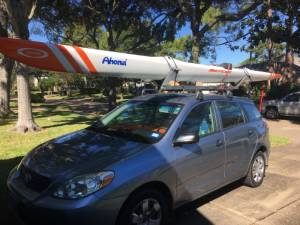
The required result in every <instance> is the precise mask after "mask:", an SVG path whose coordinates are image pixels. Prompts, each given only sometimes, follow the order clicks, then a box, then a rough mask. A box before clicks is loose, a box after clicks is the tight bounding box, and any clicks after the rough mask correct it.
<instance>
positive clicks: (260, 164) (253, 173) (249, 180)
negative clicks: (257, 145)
mask: <svg viewBox="0 0 300 225" xmlns="http://www.w3.org/2000/svg"><path fill="white" fill-rule="evenodd" d="M265 171H266V159H265V155H264V153H263V152H261V151H259V152H257V153H256V154H255V156H254V157H253V159H252V162H251V164H250V167H249V171H248V174H247V176H246V178H245V180H244V184H245V185H247V186H249V187H253V188H256V187H258V186H260V185H261V184H262V183H263V180H264V177H265Z"/></svg>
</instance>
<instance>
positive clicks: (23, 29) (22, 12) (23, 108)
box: [5, 0, 40, 132]
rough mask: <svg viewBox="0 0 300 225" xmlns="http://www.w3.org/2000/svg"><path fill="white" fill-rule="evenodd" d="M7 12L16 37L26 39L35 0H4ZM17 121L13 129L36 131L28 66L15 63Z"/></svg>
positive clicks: (37, 127) (37, 128)
mask: <svg viewBox="0 0 300 225" xmlns="http://www.w3.org/2000/svg"><path fill="white" fill-rule="evenodd" d="M5 3H6V9H7V13H8V16H9V19H10V22H11V24H12V29H13V32H14V35H15V37H16V38H22V39H28V38H29V30H28V24H29V21H30V20H31V18H32V16H33V14H34V10H35V7H36V0H5ZM16 70H17V90H18V121H17V124H16V127H15V130H17V131H19V132H27V131H37V130H39V129H40V128H39V126H38V125H37V124H36V123H35V122H34V119H33V115H32V107H31V98H30V86H29V75H28V68H27V67H26V66H25V65H23V64H20V63H17V68H16Z"/></svg>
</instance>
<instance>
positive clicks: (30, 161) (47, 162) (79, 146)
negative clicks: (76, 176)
mask: <svg viewBox="0 0 300 225" xmlns="http://www.w3.org/2000/svg"><path fill="white" fill-rule="evenodd" d="M147 146H149V144H146V143H142V142H133V141H128V140H125V139H122V138H117V137H112V136H108V135H106V134H102V133H97V132H95V131H92V130H87V129H86V130H81V131H77V132H74V133H71V134H67V135H64V136H62V137H59V138H56V139H54V140H52V141H49V142H47V143H45V144H42V145H40V146H38V147H37V148H36V149H34V150H33V151H31V152H30V153H29V154H28V155H27V156H26V157H25V158H24V160H23V164H24V166H25V167H27V168H29V169H30V170H32V171H34V172H36V173H38V174H41V175H44V176H47V177H55V176H57V175H61V174H63V173H64V172H67V171H68V170H72V172H74V171H78V170H87V171H88V170H89V169H92V170H94V171H93V172H96V171H95V170H101V169H104V168H105V167H107V166H109V165H111V164H113V163H115V162H117V161H120V160H122V159H124V158H127V157H129V156H130V155H132V154H135V153H137V152H140V151H142V150H144V149H145V148H146V147H147Z"/></svg>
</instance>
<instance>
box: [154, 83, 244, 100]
mask: <svg viewBox="0 0 300 225" xmlns="http://www.w3.org/2000/svg"><path fill="white" fill-rule="evenodd" d="M236 89H238V87H234V86H230V85H229V84H220V85H210V86H192V85H178V86H170V85H168V86H162V87H161V89H160V91H170V92H194V93H196V98H197V99H199V100H203V98H204V94H203V91H216V92H218V93H219V94H223V95H224V96H227V97H232V90H236Z"/></svg>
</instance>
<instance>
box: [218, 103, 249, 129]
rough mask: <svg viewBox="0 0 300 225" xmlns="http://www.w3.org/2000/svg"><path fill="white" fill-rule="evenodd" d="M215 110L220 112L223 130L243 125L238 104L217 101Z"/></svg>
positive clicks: (242, 117)
mask: <svg viewBox="0 0 300 225" xmlns="http://www.w3.org/2000/svg"><path fill="white" fill-rule="evenodd" d="M217 108H218V110H219V112H220V115H221V119H222V123H223V128H229V127H234V126H237V125H239V124H241V123H244V122H245V120H244V116H243V113H242V110H241V108H240V106H239V104H238V103H236V102H227V101H217Z"/></svg>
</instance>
